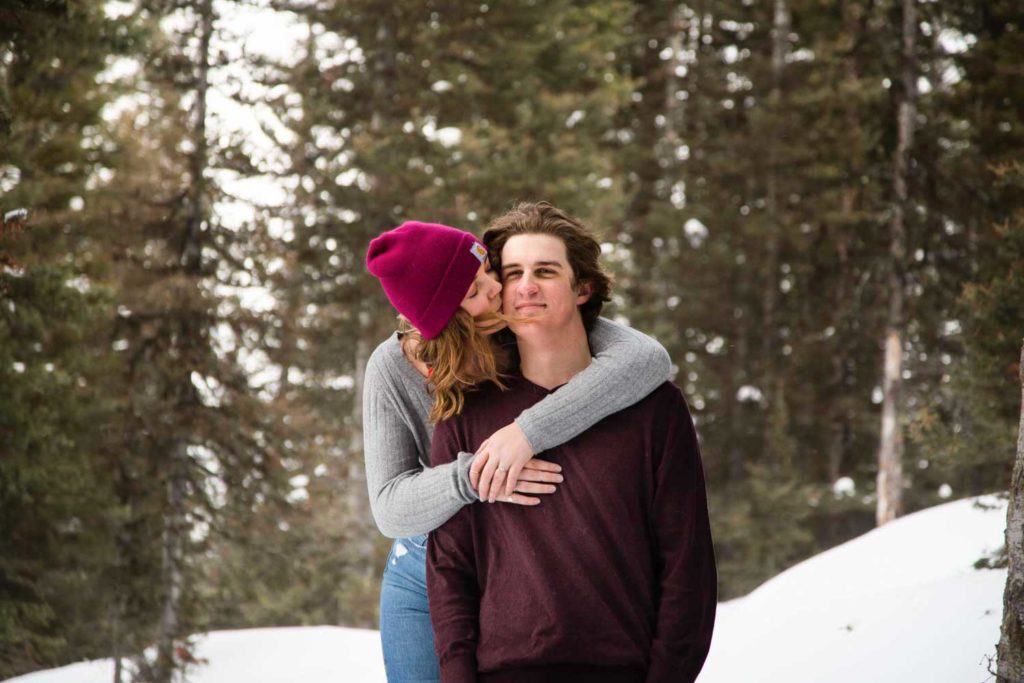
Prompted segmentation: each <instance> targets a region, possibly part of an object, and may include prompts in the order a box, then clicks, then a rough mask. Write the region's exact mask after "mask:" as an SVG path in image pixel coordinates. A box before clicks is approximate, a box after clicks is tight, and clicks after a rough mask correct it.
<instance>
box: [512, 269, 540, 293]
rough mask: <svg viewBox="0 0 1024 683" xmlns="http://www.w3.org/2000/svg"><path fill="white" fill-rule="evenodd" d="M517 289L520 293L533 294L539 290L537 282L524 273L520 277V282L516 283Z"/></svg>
mask: <svg viewBox="0 0 1024 683" xmlns="http://www.w3.org/2000/svg"><path fill="white" fill-rule="evenodd" d="M516 289H517V290H518V291H519V293H520V294H532V293H533V292H535V291H537V283H536V282H534V281H533V278H531V277H530V276H529V275H527V274H525V273H524V274H523V276H522V277H521V278H519V282H517V283H516Z"/></svg>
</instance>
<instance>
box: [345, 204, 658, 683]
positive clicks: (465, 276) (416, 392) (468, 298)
mask: <svg viewBox="0 0 1024 683" xmlns="http://www.w3.org/2000/svg"><path fill="white" fill-rule="evenodd" d="M366 263H367V268H368V269H369V271H370V272H371V273H372V274H373V275H375V276H376V277H377V278H378V279H379V280H380V282H381V285H382V287H383V288H384V291H385V293H386V294H387V296H388V299H389V300H390V301H391V303H392V305H394V307H395V308H396V309H397V310H398V312H399V313H400V314H401V317H402V319H403V330H401V331H399V332H398V333H397V334H395V335H393V336H391V337H389V338H388V339H387V340H386V341H384V342H383V343H382V344H381V345H380V346H378V347H377V349H376V350H375V351H374V353H373V355H372V356H371V357H370V360H369V362H368V363H367V367H366V380H365V384H364V395H363V421H364V451H365V457H366V479H367V484H368V487H369V492H370V504H371V509H372V511H373V515H374V519H375V521H376V523H377V526H378V527H379V528H380V530H381V532H382V533H384V535H386V536H389V537H392V538H395V539H396V540H395V542H394V544H393V546H392V549H391V554H390V555H389V557H388V560H387V564H386V566H385V570H384V576H383V580H382V584H381V640H382V645H383V649H384V665H385V669H386V671H387V676H388V680H389V681H390V682H391V683H396V682H399V681H401V682H405V681H418V682H419V681H437V680H438V679H439V672H438V665H437V659H436V656H435V654H434V639H433V631H432V630H431V625H430V616H429V613H428V610H427V589H426V577H425V573H426V552H425V551H426V541H427V533H428V532H430V531H433V530H434V529H436V528H437V527H439V526H440V525H441V524H443V523H444V522H445V521H447V520H448V519H449V518H450V517H451V516H452V515H454V514H455V513H456V512H457V511H458V510H459V508H461V507H462V506H463V505H466V504H468V503H473V502H477V501H479V500H481V499H483V498H484V496H483V495H482V494H481V495H478V493H477V491H476V489H475V486H474V484H475V483H476V482H475V481H474V479H475V478H476V477H477V476H479V473H480V471H481V468H482V466H483V464H484V463H485V462H486V460H487V459H488V458H489V459H491V460H492V461H496V462H498V465H497V467H496V468H493V467H492V468H490V469H491V470H495V471H496V472H498V473H500V474H503V475H507V479H508V480H509V481H508V482H507V485H506V482H505V481H504V479H502V478H501V476H500V475H497V476H495V481H493V482H492V481H488V482H481V484H480V488H481V492H482V493H483V490H484V488H485V486H486V487H487V491H486V500H488V501H490V502H501V503H506V504H511V505H537V504H538V503H540V499H539V498H537V497H536V496H537V495H544V494H551V493H554V492H555V486H556V484H557V483H558V482H560V481H561V480H562V476H561V474H560V468H559V467H558V466H557V465H555V464H553V463H550V462H546V461H544V460H540V459H537V458H533V457H532V456H533V454H534V453H539V452H542V451H544V450H546V449H548V448H550V447H552V446H555V445H558V444H560V443H564V442H565V441H568V440H569V439H571V438H573V437H574V436H576V435H577V434H578V433H580V431H582V430H584V429H587V428H589V427H590V426H592V425H593V424H595V423H596V422H598V421H600V420H601V419H603V418H604V417H606V416H607V415H610V414H612V413H614V412H617V411H619V410H622V409H623V408H625V407H627V406H630V405H632V404H633V403H635V402H636V401H638V400H640V399H641V398H643V397H644V396H646V395H647V394H648V393H650V392H651V391H652V390H653V389H655V388H656V387H657V386H658V385H660V384H661V383H662V382H664V381H665V380H666V379H667V377H668V374H669V368H670V361H669V358H668V354H667V353H666V352H665V350H664V349H663V348H662V347H661V345H659V344H658V343H657V342H655V341H654V340H652V339H650V338H648V337H646V336H644V335H642V334H640V333H639V332H635V331H633V330H630V329H628V328H626V327H623V326H621V325H617V324H615V323H612V322H610V321H608V320H604V319H599V320H598V322H597V324H596V325H595V326H594V329H593V332H592V333H591V335H590V346H591V349H592V351H593V352H594V354H595V358H594V361H593V362H592V363H591V364H590V366H589V367H588V368H587V369H586V370H584V371H582V372H580V373H579V374H578V375H576V376H575V377H574V378H573V379H572V380H571V381H570V382H569V383H568V384H566V385H565V386H563V387H561V388H560V389H559V390H558V391H557V392H555V393H553V394H551V395H550V396H548V397H547V398H545V399H544V400H543V401H541V402H540V403H538V404H537V405H535V406H533V407H532V408H530V409H529V410H526V411H524V412H523V413H522V414H521V415H520V416H519V417H518V418H516V420H515V422H513V423H512V424H510V425H508V426H506V427H504V428H502V429H501V430H499V431H498V432H496V433H495V434H494V435H492V436H491V437H490V438H489V439H487V440H486V441H485V442H484V444H483V445H482V447H481V449H480V450H479V454H473V453H460V454H459V455H458V457H457V459H456V460H455V461H454V462H452V463H450V464H449V465H445V466H442V467H429V466H428V463H429V458H430V439H431V436H432V433H433V427H432V425H433V423H435V422H437V421H439V420H442V419H445V418H447V417H451V416H452V415H455V414H458V412H459V410H460V409H461V407H462V399H463V395H464V393H465V392H466V391H469V390H471V389H472V387H473V386H475V385H477V384H480V383H482V382H485V381H492V382H496V383H498V384H500V378H499V372H498V368H499V367H500V359H499V358H496V357H495V350H494V349H492V348H491V345H490V342H489V340H488V337H487V335H488V334H490V333H492V332H494V331H496V330H497V329H500V327H501V324H500V322H501V316H500V314H499V309H500V306H501V296H500V293H501V285H500V283H499V282H498V281H497V279H495V278H494V277H493V276H492V275H491V273H490V263H489V261H488V259H487V250H486V248H485V247H484V246H483V244H481V243H480V242H479V241H478V240H477V239H476V238H475V237H474V236H473V235H471V234H470V233H467V232H464V231H462V230H457V229H455V228H450V227H448V226H444V225H437V224H431V223H416V222H407V223H403V224H402V225H401V226H399V227H398V228H395V229H394V230H390V231H388V232H385V233H383V234H381V235H380V236H378V237H377V238H375V239H374V240H373V241H372V242H371V243H370V248H369V250H368V252H367V258H366ZM428 381H429V384H430V391H428ZM581 408H583V410H581ZM582 414H587V415H589V416H590V421H589V422H586V423H585V424H584V423H581V422H580V421H579V420H580V415H582ZM569 415H572V416H573V418H574V419H572V420H569V419H566V418H567V416H569ZM568 424H573V425H574V427H573V428H571V429H570V428H568V427H567V426H566V425H568ZM515 472H518V476H515V475H514V473H515ZM568 475H569V476H571V473H568Z"/></svg>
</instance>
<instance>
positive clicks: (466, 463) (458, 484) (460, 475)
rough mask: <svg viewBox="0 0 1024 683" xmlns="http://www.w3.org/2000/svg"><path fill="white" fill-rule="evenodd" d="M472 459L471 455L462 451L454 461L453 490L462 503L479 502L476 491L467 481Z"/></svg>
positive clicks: (472, 455)
mask: <svg viewBox="0 0 1024 683" xmlns="http://www.w3.org/2000/svg"><path fill="white" fill-rule="evenodd" d="M473 457H474V454H473V453H467V452H465V451H462V452H460V453H459V454H458V456H456V459H455V489H456V490H457V491H458V496H459V500H461V501H462V502H463V503H475V502H476V501H478V500H480V496H479V495H478V494H477V492H476V489H474V488H473V484H472V483H470V481H469V467H470V465H472V464H473Z"/></svg>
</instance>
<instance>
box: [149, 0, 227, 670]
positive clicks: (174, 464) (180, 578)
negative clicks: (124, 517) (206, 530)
mask: <svg viewBox="0 0 1024 683" xmlns="http://www.w3.org/2000/svg"><path fill="white" fill-rule="evenodd" d="M196 11H197V12H198V13H199V54H198V60H199V63H198V65H197V69H196V80H195V84H196V101H195V108H194V109H193V115H192V119H193V120H192V139H193V142H194V144H195V148H194V152H193V153H192V157H191V159H190V160H189V172H190V173H189V174H190V178H189V183H190V186H189V188H188V191H187V193H186V201H187V202H188V204H187V216H186V219H185V229H184V231H183V234H182V243H181V257H180V264H181V267H182V271H183V272H184V274H185V276H186V277H188V278H190V279H191V280H193V281H194V282H195V284H196V285H197V286H198V284H199V282H198V281H199V278H200V276H201V275H202V228H203V223H204V221H205V220H206V211H205V204H206V177H205V173H206V165H207V142H206V96H207V90H208V88H209V65H210V40H211V38H212V35H213V23H214V10H213V1H212V0H203V1H202V3H201V4H199V5H198V6H197V7H196ZM185 315H186V316H188V315H193V314H192V313H185ZM178 343H179V344H180V345H182V346H184V347H186V348H185V349H183V352H182V354H181V357H182V358H184V359H188V358H189V357H190V355H191V354H190V353H189V350H188V348H187V347H188V346H189V345H191V344H197V343H202V331H201V330H200V329H199V326H198V324H197V321H196V320H194V319H188V318H186V319H183V320H182V321H181V339H180V340H179V342H178ZM186 362H187V361H186ZM178 382H179V384H178V387H177V402H178V406H177V407H178V410H179V414H184V413H187V411H188V410H189V409H190V407H192V406H196V405H198V403H199V401H198V397H197V396H196V392H195V387H194V386H193V385H192V376H191V372H190V371H189V368H187V367H185V368H184V371H183V373H182V376H181V377H180V378H179V379H178ZM188 447H189V439H188V438H187V436H184V435H182V436H178V437H177V438H175V439H174V442H173V446H172V447H171V462H170V472H169V476H168V481H167V505H168V508H167V512H166V513H165V522H164V550H163V587H164V595H163V609H162V613H161V617H160V624H159V630H158V634H157V658H156V667H155V669H154V680H155V681H156V683H171V679H172V677H173V675H174V671H175V668H176V666H175V662H174V642H175V640H176V639H177V638H179V637H180V636H181V635H182V634H181V630H182V618H181V604H182V594H183V591H184V585H185V547H186V543H187V541H188V533H189V529H188V517H187V512H188V509H187V508H188V477H189V458H190V455H189V452H188Z"/></svg>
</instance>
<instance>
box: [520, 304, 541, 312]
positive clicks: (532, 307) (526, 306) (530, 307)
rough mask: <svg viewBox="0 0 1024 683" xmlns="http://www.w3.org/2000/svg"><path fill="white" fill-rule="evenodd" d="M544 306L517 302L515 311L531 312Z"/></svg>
mask: <svg viewBox="0 0 1024 683" xmlns="http://www.w3.org/2000/svg"><path fill="white" fill-rule="evenodd" d="M543 308H545V305H544V304H517V305H516V311H518V312H520V313H531V312H534V311H539V310H541V309H543Z"/></svg>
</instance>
